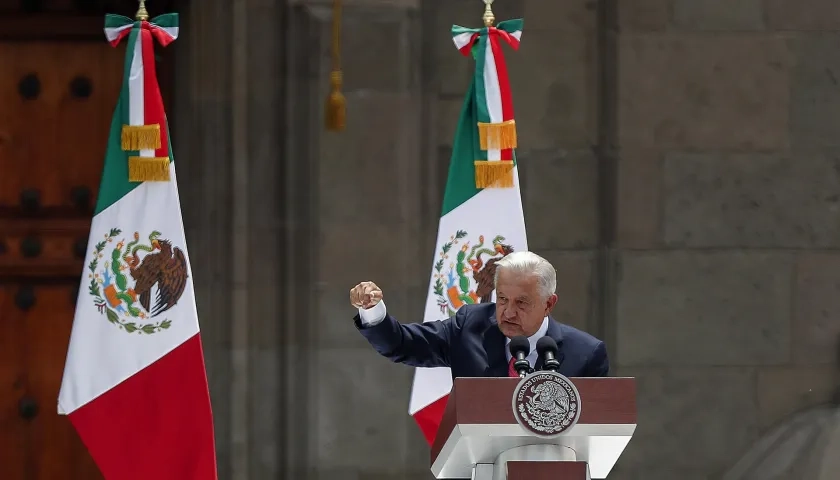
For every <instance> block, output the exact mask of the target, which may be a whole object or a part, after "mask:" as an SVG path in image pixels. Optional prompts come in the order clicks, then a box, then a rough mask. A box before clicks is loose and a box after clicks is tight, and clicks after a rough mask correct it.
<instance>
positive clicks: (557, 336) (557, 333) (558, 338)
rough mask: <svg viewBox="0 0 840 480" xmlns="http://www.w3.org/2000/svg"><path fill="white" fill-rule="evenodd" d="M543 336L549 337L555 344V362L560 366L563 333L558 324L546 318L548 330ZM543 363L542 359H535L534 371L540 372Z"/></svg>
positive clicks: (561, 361)
mask: <svg viewBox="0 0 840 480" xmlns="http://www.w3.org/2000/svg"><path fill="white" fill-rule="evenodd" d="M545 335H546V336H547V337H551V338H553V339H554V341H555V342H557V361H558V362H560V366H562V365H563V357H564V355H563V331H562V330H561V329H560V324H559V323H557V322H556V321H555V320H554V319H553V318H551V317H548V330H546V332H545ZM542 367H543V361H542V358H540V357H537V362H536V365H534V370H536V371H539V370H542Z"/></svg>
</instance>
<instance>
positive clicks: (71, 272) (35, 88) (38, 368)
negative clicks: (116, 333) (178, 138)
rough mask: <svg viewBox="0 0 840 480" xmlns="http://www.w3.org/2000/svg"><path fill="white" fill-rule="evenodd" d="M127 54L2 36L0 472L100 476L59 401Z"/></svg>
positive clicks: (44, 479) (8, 477) (20, 477)
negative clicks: (110, 126)
mask: <svg viewBox="0 0 840 480" xmlns="http://www.w3.org/2000/svg"><path fill="white" fill-rule="evenodd" d="M101 21H102V20H101V17H99V20H98V22H99V23H100V27H99V32H101ZM124 55H125V48H124V46H123V47H122V48H116V49H115V48H112V47H110V46H109V45H108V43H107V42H106V41H105V40H104V38H102V37H101V33H100V36H99V37H98V38H97V39H96V40H92V41H66V40H36V39H29V40H2V39H0V65H2V67H0V479H2V480H98V479H101V475H100V474H99V473H98V470H97V468H96V466H95V465H94V463H93V461H92V460H91V458H90V456H89V454H88V453H87V451H86V449H85V448H84V446H83V445H82V443H81V441H80V440H79V437H78V435H77V434H76V432H75V430H74V429H73V428H72V426H71V425H70V423H69V421H68V419H67V418H66V417H64V416H59V415H58V414H57V409H56V404H57V399H58V391H59V387H60V385H61V379H62V373H63V368H64V360H65V355H66V352H67V345H68V341H69V338H70V329H71V325H72V321H73V315H74V308H75V306H74V305H75V301H76V292H77V290H78V285H79V282H80V278H81V275H82V267H83V266H82V259H83V258H84V255H85V253H86V250H87V236H88V231H89V227H90V221H91V216H92V214H93V205H94V203H95V199H96V194H97V190H98V184H99V178H100V174H101V168H102V162H103V156H104V152H105V143H106V138H107V136H108V129H109V124H110V119H111V115H112V113H113V110H114V107H115V105H116V101H117V97H118V95H119V89H120V84H121V80H122V79H121V77H122V72H123V63H122V62H123V59H124Z"/></svg>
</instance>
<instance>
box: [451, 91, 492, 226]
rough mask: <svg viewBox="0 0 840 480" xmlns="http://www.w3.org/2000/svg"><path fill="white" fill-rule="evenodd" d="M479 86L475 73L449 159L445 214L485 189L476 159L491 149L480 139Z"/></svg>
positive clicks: (462, 108) (485, 154)
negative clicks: (485, 148)
mask: <svg viewBox="0 0 840 480" xmlns="http://www.w3.org/2000/svg"><path fill="white" fill-rule="evenodd" d="M475 90H476V87H475V77H473V81H472V82H470V88H469V90H468V91H467V96H466V98H465V99H464V105H463V106H462V107H461V116H460V118H459V120H458V127H457V128H456V130H455V142H454V145H453V147H452V157H451V158H450V161H449V176H448V177H447V179H446V191H445V192H444V194H443V208H442V211H441V214H440V215H441V216H444V215H446V214H447V213H449V212H451V211H452V210H454V209H455V208H457V207H458V206H459V205H461V204H462V203H464V202H466V201H467V200H469V199H470V198H472V197H473V196H475V195H476V194H477V193H478V192H480V191H481V189H480V188H477V187H476V186H475V165H474V163H473V162H474V161H475V160H479V158H476V155H479V154H480V155H483V156H484V157H485V158H486V157H487V153H486V152H482V151H481V147H480V145H479V142H478V128H477V127H476V122H477V118H478V116H477V114H476V106H475V95H474V93H475Z"/></svg>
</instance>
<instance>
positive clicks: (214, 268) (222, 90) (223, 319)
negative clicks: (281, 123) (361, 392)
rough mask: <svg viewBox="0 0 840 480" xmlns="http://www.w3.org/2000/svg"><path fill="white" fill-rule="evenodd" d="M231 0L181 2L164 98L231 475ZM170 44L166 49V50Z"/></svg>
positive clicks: (219, 433) (222, 463)
mask: <svg viewBox="0 0 840 480" xmlns="http://www.w3.org/2000/svg"><path fill="white" fill-rule="evenodd" d="M231 7H232V4H231V2H229V1H224V0H202V2H201V6H200V8H196V6H195V5H191V6H188V7H186V8H182V9H180V10H179V12H178V13H179V14H180V16H181V27H182V28H181V31H180V36H179V39H178V41H176V42H175V43H173V44H172V45H170V46H169V47H168V48H167V52H166V54H167V55H169V54H172V55H174V57H175V60H176V68H175V94H174V95H172V96H171V97H172V101H173V102H172V105H170V106H168V107H169V111H170V116H171V117H172V120H173V121H172V131H173V136H172V137H173V138H172V147H173V150H174V156H175V161H176V165H177V168H178V179H179V191H180V196H181V204H182V209H183V216H184V226H185V229H186V235H187V242H188V248H189V252H190V257H191V260H192V271H193V275H194V278H193V282H194V284H195V290H196V302H197V305H198V315H199V323H200V326H201V336H202V342H203V345H204V354H205V361H206V365H207V374H208V380H209V382H210V394H211V401H212V403H213V412H214V422H215V430H216V446H217V454H218V464H219V476H220V478H234V477H233V476H232V470H231V461H232V451H231V445H232V438H231V434H232V428H233V422H232V418H231V405H232V401H233V396H232V392H233V391H234V390H235V389H232V388H231V387H232V382H233V380H234V378H235V376H234V375H233V371H232V367H233V366H232V358H231V353H232V351H233V347H232V342H231V333H232V325H233V322H232V321H231V319H232V318H236V317H235V316H234V315H233V309H232V303H231V295H230V292H231V289H232V287H233V280H234V278H233V273H232V269H233V266H234V261H235V258H234V256H233V249H232V241H233V215H232V205H231V202H230V197H231V194H232V191H233V190H232V185H231V182H230V179H231V174H232V167H233V163H232V162H231V157H232V154H233V143H232V126H233V119H232V117H231V82H232V77H233V72H232V57H231V44H230V38H229V37H228V36H226V35H222V34H220V32H219V28H218V23H219V22H218V19H220V18H225V19H229V18H230V17H231V13H232V12H231ZM170 49H171V51H170Z"/></svg>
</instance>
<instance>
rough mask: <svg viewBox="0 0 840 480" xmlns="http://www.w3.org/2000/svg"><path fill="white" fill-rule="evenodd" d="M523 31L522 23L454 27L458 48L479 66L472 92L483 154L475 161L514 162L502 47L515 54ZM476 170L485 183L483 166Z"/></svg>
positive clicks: (513, 133) (513, 128)
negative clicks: (511, 50)
mask: <svg viewBox="0 0 840 480" xmlns="http://www.w3.org/2000/svg"><path fill="white" fill-rule="evenodd" d="M522 27H523V21H522V19H516V20H507V21H504V22H500V23H499V24H498V26H496V27H492V26H490V27H485V28H481V29H472V28H465V27H461V26H458V25H453V26H452V40H453V42H454V43H455V46H456V47H457V48H458V50H459V51H460V52H461V53H462V54H463V55H465V56H467V55H470V54H472V55H473V57H474V58H475V62H476V68H475V74H474V77H473V82H472V92H471V94H472V95H473V97H474V98H473V100H474V109H475V111H474V115H475V117H476V118H475V119H474V121H475V123H476V125H475V128H478V130H479V138H480V142H479V146H480V152H476V156H475V158H474V160H476V161H479V160H484V161H489V162H509V163H507V165H508V166H509V165H512V162H514V161H515V155H514V151H513V150H514V148H515V147H516V126H515V120H514V114H513V98H512V96H511V90H510V80H509V77H508V68H507V64H506V62H505V57H504V53H503V52H502V43H503V42H504V43H507V44H508V45H510V46H511V47H513V49H514V50H516V49H518V48H519V42H520V38H521V37H522ZM464 113H467V114H469V112H464ZM463 127H465V126H464V125H462V128H463ZM463 133H464V132H461V134H463ZM476 166H477V171H476V182H477V183H482V182H481V181H480V179H479V177H481V175H480V174H479V170H480V169H481V167H482V166H483V165H482V164H481V163H479V162H476ZM488 166H489V165H488ZM508 170H509V167H508ZM491 177H493V176H491ZM493 178H495V177H493ZM483 183H486V181H485V182H483ZM484 186H489V185H484Z"/></svg>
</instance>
